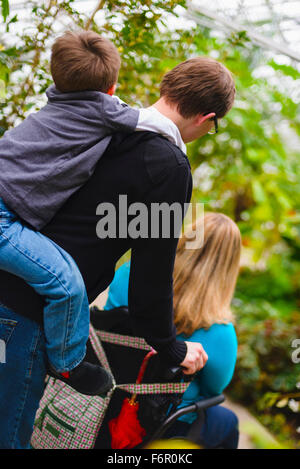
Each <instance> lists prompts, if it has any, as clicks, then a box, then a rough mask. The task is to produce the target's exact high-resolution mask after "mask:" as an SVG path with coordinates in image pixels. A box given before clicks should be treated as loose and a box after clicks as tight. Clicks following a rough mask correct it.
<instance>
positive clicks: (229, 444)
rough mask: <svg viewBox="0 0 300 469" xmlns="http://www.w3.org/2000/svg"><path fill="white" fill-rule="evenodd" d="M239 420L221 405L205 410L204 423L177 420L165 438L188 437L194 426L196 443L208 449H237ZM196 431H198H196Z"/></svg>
mask: <svg viewBox="0 0 300 469" xmlns="http://www.w3.org/2000/svg"><path fill="white" fill-rule="evenodd" d="M238 424H239V422H238V418H237V416H236V415H235V413H234V412H232V411H231V410H229V409H226V408H225V407H222V406H220V405H217V406H214V407H210V408H209V409H206V410H205V415H204V421H202V420H201V419H197V420H195V421H194V422H193V423H192V424H190V423H187V422H182V421H180V420H177V422H175V423H174V424H173V425H172V427H171V428H170V429H169V430H168V431H167V432H166V434H165V436H167V437H168V438H173V437H180V436H183V437H186V436H187V434H188V432H189V431H190V429H191V426H193V427H194V428H193V431H194V434H195V433H196V434H197V437H196V439H195V440H194V441H195V443H198V444H199V445H200V446H204V448H206V449H218V448H222V449H237V447H238V442H239V429H238ZM195 430H196V431H195Z"/></svg>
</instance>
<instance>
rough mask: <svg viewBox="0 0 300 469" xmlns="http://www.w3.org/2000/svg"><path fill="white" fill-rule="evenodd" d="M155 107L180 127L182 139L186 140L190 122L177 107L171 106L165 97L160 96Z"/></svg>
mask: <svg viewBox="0 0 300 469" xmlns="http://www.w3.org/2000/svg"><path fill="white" fill-rule="evenodd" d="M153 107H155V109H157V111H159V112H160V113H161V114H163V115H164V116H165V117H167V118H168V119H170V120H171V121H172V122H174V124H175V125H176V126H177V127H178V129H179V132H180V134H181V137H182V140H183V141H184V142H185V138H184V137H185V133H186V128H187V127H188V125H189V123H188V122H187V120H186V119H184V118H183V117H182V116H181V115H180V114H179V113H178V112H177V111H176V109H175V107H171V106H170V105H169V104H167V103H166V101H165V99H164V98H160V99H159V100H158V101H156V103H155V104H153Z"/></svg>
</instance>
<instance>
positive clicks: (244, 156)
mask: <svg viewBox="0 0 300 469" xmlns="http://www.w3.org/2000/svg"><path fill="white" fill-rule="evenodd" d="M1 7H2V20H1V24H0V98H1V101H0V103H1V107H0V109H1V115H0V132H1V135H3V133H4V132H5V131H6V130H7V129H9V128H11V127H12V126H15V125H17V124H18V123H19V122H21V121H22V120H23V119H24V118H25V117H26V116H27V115H28V114H29V113H30V112H34V111H36V110H38V109H40V108H41V107H42V106H43V105H44V103H45V95H44V94H43V93H44V91H45V90H46V89H47V87H48V86H49V85H50V84H51V77H50V74H49V55H50V47H51V45H52V42H53V40H54V39H55V38H56V37H57V36H58V35H59V34H60V33H61V32H62V31H64V30H66V29H77V28H85V29H93V30H95V31H97V32H99V33H100V34H103V35H105V36H107V37H108V38H110V39H111V40H113V42H114V43H115V44H116V45H117V47H118V49H119V51H120V54H121V56H122V68H121V73H120V77H119V86H118V90H117V94H118V95H119V96H120V97H121V98H122V99H124V100H125V101H126V102H128V104H130V105H139V106H149V105H151V104H152V103H153V102H154V101H155V100H156V99H157V98H158V96H159V83H160V81H161V78H162V76H163V75H164V73H165V72H166V71H167V70H169V69H171V68H172V67H174V66H175V65H176V64H177V63H179V62H181V61H183V60H185V59H187V58H190V57H193V56H196V55H207V56H211V57H213V58H215V59H217V60H220V61H221V62H223V63H224V64H225V65H226V66H227V67H228V68H229V69H230V70H231V72H232V73H233V75H234V79H235V82H236V87H237V97H236V102H235V106H234V108H233V109H232V110H231V112H230V113H229V114H228V116H226V117H225V118H224V119H222V120H221V122H220V132H219V133H218V134H217V135H214V136H211V135H208V136H206V137H203V138H202V139H201V140H198V141H196V142H194V143H192V144H190V145H189V146H188V156H189V159H190V162H191V165H192V169H193V177H194V191H193V200H194V201H195V202H203V203H205V209H206V210H214V211H221V212H224V213H226V214H227V215H229V216H230V217H232V218H233V219H234V220H235V221H236V222H237V223H238V225H239V227H240V230H241V232H242V237H243V255H242V266H241V274H240V277H239V281H238V285H237V289H236V294H235V298H234V301H233V309H234V311H235V314H236V321H237V333H238V340H239V354H238V362H237V368H236V372H235V376H234V379H233V381H232V383H231V385H230V387H229V388H228V389H227V395H228V396H229V397H230V399H232V400H233V401H234V402H235V404H233V405H238V408H235V410H237V411H238V412H240V418H241V419H242V426H243V428H242V430H243V432H244V433H245V435H246V436H247V438H248V440H249V444H250V446H251V445H252V446H251V447H259V448H268V447H276V446H279V447H280V446H281V447H290V448H298V449H299V448H300V438H299V437H300V364H297V363H294V362H295V361H298V360H295V359H294V362H293V360H292V353H293V351H294V350H295V349H293V347H292V343H293V341H294V340H295V339H300V164H299V161H300V113H299V103H300V1H299V0H297V1H292V0H288V1H282V0H226V1H225V0H224V1H222V0H215V1H214V2H211V1H208V0H203V1H202V0H194V1H184V0H182V1H173V0H163V1H159V0H154V1H151V0H141V1H139V0H120V1H113V2H112V1H98V0H97V1H96V0H81V1H72V0H69V1H62V0H44V1H42V0H40V1H28V0H27V1H26V2H25V1H22V0H10V1H8V0H2V1H1ZM298 357H299V360H300V352H299V353H298ZM240 406H241V407H240ZM250 413H251V416H250ZM252 416H253V417H254V419H252ZM257 421H259V422H260V423H261V424H262V425H263V426H264V428H267V429H268V431H269V432H270V433H271V434H272V435H273V436H274V437H275V440H274V439H273V438H271V436H270V434H269V433H265V432H264V431H262V427H259V425H256V422H257Z"/></svg>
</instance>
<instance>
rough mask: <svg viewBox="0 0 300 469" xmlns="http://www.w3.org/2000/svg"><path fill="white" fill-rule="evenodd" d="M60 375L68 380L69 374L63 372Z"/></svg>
mask: <svg viewBox="0 0 300 469" xmlns="http://www.w3.org/2000/svg"><path fill="white" fill-rule="evenodd" d="M61 375H62V376H63V377H64V378H68V379H69V378H70V372H69V371H64V372H63V373H61Z"/></svg>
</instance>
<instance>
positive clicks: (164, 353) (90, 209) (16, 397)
mask: <svg viewBox="0 0 300 469" xmlns="http://www.w3.org/2000/svg"><path fill="white" fill-rule="evenodd" d="M234 94H235V87H234V83H233V80H232V77H231V75H230V73H229V72H228V70H227V69H226V68H225V67H224V66H222V65H221V64H220V63H218V62H217V61H215V60H213V59H208V58H201V57H198V58H194V59H190V60H188V61H186V62H183V63H182V64H179V65H178V66H177V67H175V68H174V69H173V70H171V71H170V72H169V73H167V74H166V75H165V77H164V79H163V81H162V84H161V97H160V99H159V100H158V101H157V103H156V104H155V105H154V107H153V108H150V109H149V112H152V113H153V114H154V115H157V116H158V118H162V119H167V120H168V123H169V125H170V127H171V128H173V130H174V133H176V132H177V133H178V131H179V134H180V139H181V141H180V142H179V144H178V146H177V145H175V144H172V143H170V142H169V141H168V140H166V139H165V138H164V137H162V136H160V135H158V134H155V133H153V132H135V133H132V134H122V133H120V134H117V135H115V136H114V137H113V138H112V141H111V143H110V145H109V147H108V149H107V150H106V152H105V154H104V155H103V157H102V159H101V160H100V161H99V163H98V164H97V167H96V170H95V172H94V174H93V175H92V177H91V178H90V180H89V181H88V182H87V183H86V184H85V185H84V186H83V187H82V188H81V189H80V190H78V191H77V192H76V193H75V194H74V195H73V196H72V197H71V198H70V199H69V200H68V201H67V203H66V204H65V205H64V206H63V207H62V208H61V209H60V210H59V212H58V213H57V214H56V215H55V217H54V218H53V219H52V221H51V222H50V223H49V224H48V225H47V226H46V228H45V229H44V230H43V233H44V234H45V235H46V236H48V237H49V238H50V239H52V240H53V241H55V242H56V243H57V244H58V245H60V246H61V247H62V248H63V249H65V250H66V251H67V252H69V253H70V254H71V255H72V257H73V258H74V259H75V261H76V263H77V265H78V267H79V269H80V271H81V273H82V276H83V278H84V281H85V285H86V288H87V292H88V296H89V300H90V302H91V301H93V300H94V299H95V298H96V297H97V296H98V295H99V293H101V292H102V291H103V290H104V289H105V288H106V287H107V286H108V285H109V283H110V282H111V280H112V278H113V275H114V269H115V264H116V262H117V261H118V259H119V258H120V257H121V256H122V255H123V254H124V253H125V252H126V251H128V249H131V250H132V252H131V271H130V285H129V311H130V316H131V320H132V327H133V331H134V333H135V335H137V336H140V337H144V338H145V339H146V340H147V342H148V343H149V344H150V345H151V346H153V347H154V348H155V349H156V350H157V351H158V353H159V354H160V356H161V358H162V360H163V361H164V362H165V363H166V365H179V364H180V365H181V366H182V367H184V369H185V373H187V374H193V373H195V372H196V371H197V370H200V369H201V368H202V367H203V366H204V365H205V363H206V361H207V355H206V353H205V351H204V350H203V348H202V346H201V345H200V344H195V343H189V342H180V341H177V340H176V330H175V327H174V325H173V321H172V313H173V296H172V294H173V290H172V272H173V266H174V258H175V253H176V246H177V242H178V233H172V234H171V235H170V236H169V237H167V238H166V237H164V236H163V233H162V232H161V230H159V235H158V236H155V237H151V236H148V237H138V238H136V237H130V236H129V235H128V233H127V234H125V235H124V233H121V231H120V230H121V228H120V226H118V227H117V228H118V229H117V230H116V234H114V233H113V234H112V235H111V236H108V237H106V238H103V237H102V238H101V237H100V238H99V237H98V236H97V233H98V234H99V229H98V228H99V221H100V222H101V216H102V217H103V216H104V215H105V214H104V212H103V207H104V206H103V205H101V204H104V203H106V204H107V203H109V204H111V205H112V206H113V207H115V210H116V220H120V219H121V220H123V221H124V217H126V218H127V220H126V222H125V224H126V226H127V227H129V225H130V222H131V221H132V219H133V218H132V213H131V215H130V214H129V215H128V213H127V208H128V207H129V206H132V204H134V203H136V202H140V203H141V202H142V203H143V204H144V206H145V207H146V208H147V213H148V214H149V217H150V218H149V220H150V219H151V209H152V207H153V205H152V204H157V203H167V204H169V206H171V205H172V204H174V203H178V204H180V206H181V207H182V212H184V208H185V204H186V203H189V201H190V198H191V193H192V176H191V170H190V164H189V161H188V158H187V157H186V155H185V153H184V152H183V151H182V150H181V149H180V148H184V143H187V142H190V141H192V140H195V139H197V138H199V137H201V136H203V135H205V134H206V133H208V132H209V131H210V130H211V129H212V128H213V126H214V125H215V126H216V125H217V119H218V118H222V117H223V116H224V115H225V114H226V113H227V112H228V111H229V110H230V108H231V106H232V104H233V100H234ZM179 147H180V148H179ZM120 195H126V199H127V207H126V209H125V210H123V209H122V208H120V207H121V206H120V204H119V201H120V199H119V196H120ZM97 224H98V228H97V230H96V227H97ZM123 224H124V223H123ZM150 224H151V223H150ZM120 225H121V221H120ZM100 231H101V230H100ZM128 231H129V230H128ZM149 233H151V229H149ZM0 302H1V303H2V304H3V306H1V307H0V340H1V343H5V349H6V354H5V360H2V363H1V357H0V448H27V447H28V445H29V440H30V435H31V432H32V426H33V421H34V416H35V412H36V410H37V408H38V404H39V400H40V398H41V396H42V393H43V383H44V379H45V376H46V367H45V341H44V336H43V329H42V308H43V302H42V300H41V298H40V297H39V296H38V295H36V293H35V292H34V291H33V290H32V289H31V288H30V287H29V286H28V285H26V284H25V283H24V282H23V281H22V280H20V279H18V278H16V277H14V276H11V275H10V274H8V273H5V272H0ZM3 362H5V363H3Z"/></svg>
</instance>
